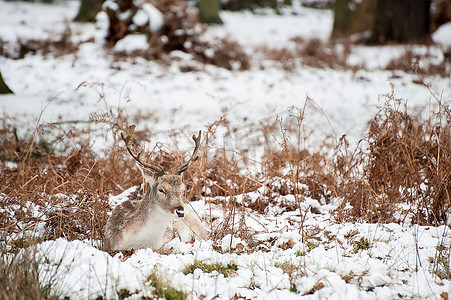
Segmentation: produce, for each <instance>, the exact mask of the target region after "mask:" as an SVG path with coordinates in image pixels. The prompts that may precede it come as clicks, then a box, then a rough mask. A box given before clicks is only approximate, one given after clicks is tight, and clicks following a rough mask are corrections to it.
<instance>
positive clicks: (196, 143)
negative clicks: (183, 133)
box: [175, 130, 201, 175]
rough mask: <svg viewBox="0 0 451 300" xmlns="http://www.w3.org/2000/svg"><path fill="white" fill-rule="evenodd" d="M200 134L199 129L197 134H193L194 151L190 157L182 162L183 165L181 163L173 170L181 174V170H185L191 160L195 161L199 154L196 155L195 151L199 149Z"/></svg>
mask: <svg viewBox="0 0 451 300" xmlns="http://www.w3.org/2000/svg"><path fill="white" fill-rule="evenodd" d="M200 136H201V131H200V130H199V134H198V135H197V137H196V135H194V134H193V141H194V143H195V147H194V151H193V154H191V157H190V159H189V160H188V161H187V162H186V163H184V164H183V165H181V166H180V167H178V168H177V171H176V172H175V173H176V174H179V175H180V174H182V173H183V172H185V171H186V169H188V167H189V165H190V164H192V163H193V162H195V161H196V160H197V159H198V158H199V156H198V155H197V151H198V150H199V145H200Z"/></svg>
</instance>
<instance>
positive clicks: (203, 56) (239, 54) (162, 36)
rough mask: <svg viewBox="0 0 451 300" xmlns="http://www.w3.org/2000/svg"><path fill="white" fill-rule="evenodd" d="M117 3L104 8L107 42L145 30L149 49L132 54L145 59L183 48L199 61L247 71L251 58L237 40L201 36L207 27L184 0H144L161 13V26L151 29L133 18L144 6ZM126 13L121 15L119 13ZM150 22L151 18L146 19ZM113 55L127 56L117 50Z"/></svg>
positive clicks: (116, 0) (111, 42) (112, 42)
mask: <svg viewBox="0 0 451 300" xmlns="http://www.w3.org/2000/svg"><path fill="white" fill-rule="evenodd" d="M113 3H116V4H117V5H107V6H106V7H105V11H106V13H107V15H108V17H109V29H108V34H107V37H106V40H107V44H108V45H109V46H110V47H112V46H113V45H114V44H116V43H117V42H118V41H119V40H121V39H123V38H124V37H125V36H127V35H129V34H132V33H144V34H146V36H147V42H148V45H149V48H148V49H147V50H137V51H135V52H133V53H132V55H133V56H142V57H144V58H146V59H155V58H157V59H160V58H163V57H164V55H165V54H167V53H170V52H171V51H175V50H178V51H183V52H186V53H190V54H192V55H193V57H194V58H195V59H197V60H198V61H200V62H202V63H207V64H212V65H215V66H218V67H222V68H226V69H229V70H247V69H248V68H249V66H250V62H249V61H250V59H249V57H248V55H247V54H246V53H245V51H244V50H243V49H242V47H241V46H240V45H239V44H238V43H237V42H233V41H230V40H229V39H226V38H223V39H219V40H213V41H210V40H205V39H203V38H202V35H203V33H204V32H205V29H206V27H205V26H204V25H201V24H200V23H199V21H198V16H197V14H196V13H195V12H194V11H193V9H192V8H191V7H190V6H189V5H188V3H187V2H184V1H180V0H163V1H147V2H145V3H146V4H149V3H150V4H152V5H153V6H155V8H156V9H158V10H159V11H160V12H161V14H162V16H163V25H162V27H161V28H160V29H158V30H157V31H155V32H153V31H152V30H151V28H150V26H149V24H148V23H146V24H138V23H136V21H135V20H136V19H135V18H134V17H135V15H137V13H138V12H139V11H140V10H142V9H143V7H141V6H137V5H136V4H135V3H132V2H131V1H122V0H115V1H114V2H113ZM124 15H126V16H127V17H126V18H124V17H122V16H124ZM149 22H150V24H151V23H152V22H153V20H149ZM116 56H118V57H120V56H127V54H125V53H121V52H117V53H116Z"/></svg>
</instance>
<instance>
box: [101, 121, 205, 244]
mask: <svg viewBox="0 0 451 300" xmlns="http://www.w3.org/2000/svg"><path fill="white" fill-rule="evenodd" d="M133 131H134V127H130V129H129V132H128V136H127V137H125V138H124V136H123V137H122V138H123V139H124V141H125V143H126V146H127V149H128V151H129V153H130V154H131V155H132V157H133V158H135V159H136V160H137V162H138V163H139V164H141V167H140V169H141V172H142V174H143V177H144V181H145V182H146V183H147V184H148V186H149V188H148V189H147V192H146V193H145V195H144V197H143V198H142V199H141V200H138V201H130V200H128V201H125V202H123V203H122V204H121V205H119V206H117V207H116V208H115V209H114V210H113V212H112V214H111V216H110V218H109V219H108V221H107V224H106V226H105V233H104V249H105V250H107V251H117V250H130V249H135V250H136V249H140V248H149V247H150V248H153V249H158V248H160V247H161V246H163V244H164V243H165V242H167V241H168V240H170V239H172V238H173V236H174V235H173V234H172V235H171V234H170V233H171V228H173V229H175V230H177V228H183V226H181V225H177V223H179V222H180V220H181V219H182V218H184V217H185V204H184V202H183V195H184V192H185V185H184V184H183V182H182V172H183V171H185V170H186V169H187V167H188V166H189V164H190V163H191V162H193V161H195V160H196V159H197V156H195V154H196V153H197V149H198V146H199V140H200V133H199V136H198V137H197V139H196V138H195V137H194V136H193V139H194V141H195V142H196V148H195V150H194V153H193V155H192V157H191V159H190V160H189V161H188V162H187V163H185V164H183V165H182V166H180V167H179V168H178V169H177V171H176V173H175V174H166V173H165V172H164V170H163V169H162V168H161V167H160V166H152V165H149V164H146V163H144V162H142V161H141V159H140V154H138V155H137V154H135V153H134V151H133V150H131V148H130V143H131V138H132V137H133ZM187 212H188V213H189V215H187V216H186V218H185V220H186V221H185V222H183V223H184V224H185V226H186V227H191V226H188V225H186V224H187V223H186V222H188V223H191V224H192V225H193V228H195V230H196V231H198V232H194V234H195V235H197V237H200V238H205V237H206V230H205V229H204V228H203V226H202V224H201V223H200V220H199V219H198V218H197V219H196V218H195V217H194V216H193V215H192V214H191V212H192V211H191V210H188V209H187ZM176 219H178V222H176V223H175V224H174V227H172V225H173V221H174V220H176ZM163 235H164V237H163ZM191 235H192V234H191ZM180 236H181V235H180ZM185 237H186V232H185V233H184V236H183V238H185ZM181 238H182V236H181Z"/></svg>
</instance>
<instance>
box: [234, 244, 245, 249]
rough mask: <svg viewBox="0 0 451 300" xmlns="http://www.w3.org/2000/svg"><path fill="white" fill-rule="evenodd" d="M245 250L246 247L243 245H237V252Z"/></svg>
mask: <svg viewBox="0 0 451 300" xmlns="http://www.w3.org/2000/svg"><path fill="white" fill-rule="evenodd" d="M243 249H244V245H243V244H241V243H238V244H236V250H243Z"/></svg>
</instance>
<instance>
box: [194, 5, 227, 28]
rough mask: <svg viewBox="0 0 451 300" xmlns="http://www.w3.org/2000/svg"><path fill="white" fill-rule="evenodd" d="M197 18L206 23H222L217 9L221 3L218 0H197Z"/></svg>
mask: <svg viewBox="0 0 451 300" xmlns="http://www.w3.org/2000/svg"><path fill="white" fill-rule="evenodd" d="M198 8H199V20H200V21H201V22H202V23H207V24H222V20H221V17H220V16H219V10H220V8H221V3H220V2H219V0H199V4H198Z"/></svg>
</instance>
